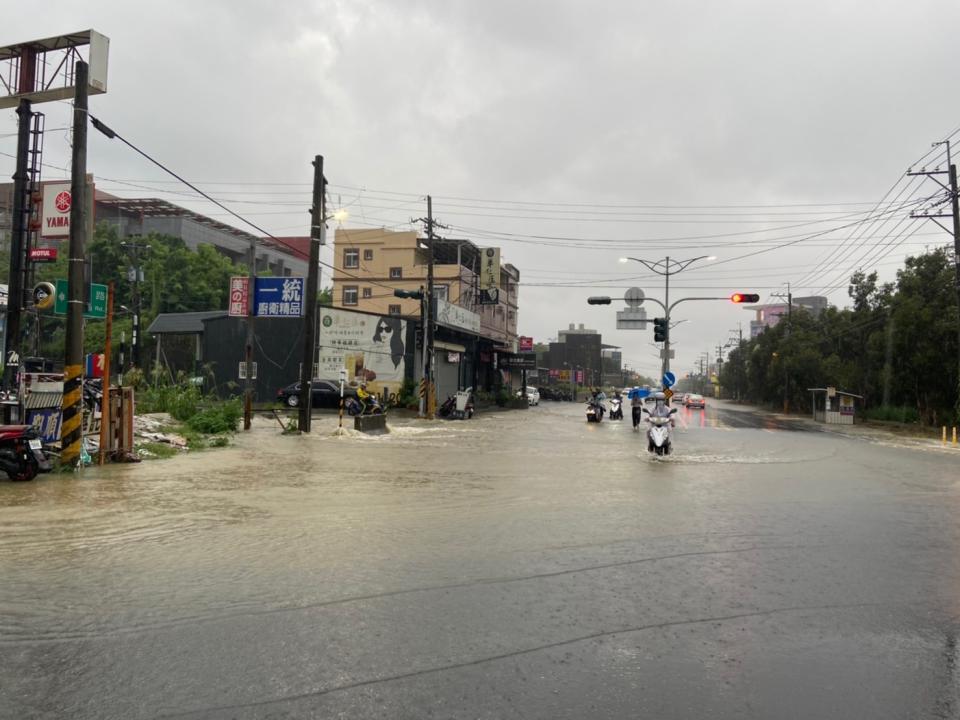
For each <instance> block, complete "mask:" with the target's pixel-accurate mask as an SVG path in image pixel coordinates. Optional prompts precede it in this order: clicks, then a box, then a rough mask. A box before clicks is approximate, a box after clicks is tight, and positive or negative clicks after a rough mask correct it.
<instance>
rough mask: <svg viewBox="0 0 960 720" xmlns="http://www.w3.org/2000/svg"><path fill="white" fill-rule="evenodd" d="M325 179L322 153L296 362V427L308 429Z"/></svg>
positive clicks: (315, 165) (315, 174)
mask: <svg viewBox="0 0 960 720" xmlns="http://www.w3.org/2000/svg"><path fill="white" fill-rule="evenodd" d="M325 198H326V180H325V179H324V177H323V155H317V156H316V157H314V159H313V208H312V209H311V222H310V225H311V227H310V267H309V268H308V269H307V288H306V291H305V293H304V303H305V306H306V307H305V308H304V310H305V313H304V318H303V329H304V340H303V362H302V363H301V364H300V412H299V417H298V421H297V427H298V428H299V430H300V432H307V433H308V432H310V426H311V424H312V421H313V359H314V354H315V353H314V346H315V345H316V328H317V322H316V319H317V286H318V284H319V277H318V273H319V270H320V246H321V245H323V244H324V243H325V241H326V238H325V233H324V223H325V221H326V212H325V209H326V202H325Z"/></svg>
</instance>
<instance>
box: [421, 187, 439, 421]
mask: <svg viewBox="0 0 960 720" xmlns="http://www.w3.org/2000/svg"><path fill="white" fill-rule="evenodd" d="M427 258H428V259H427V297H426V302H427V312H426V315H427V326H426V327H425V328H424V329H423V355H424V357H423V383H424V393H425V394H426V407H425V413H426V417H428V418H430V419H431V420H432V419H433V416H434V414H435V412H436V404H437V401H436V396H435V391H434V387H433V313H434V307H433V198H432V197H431V196H429V195H427Z"/></svg>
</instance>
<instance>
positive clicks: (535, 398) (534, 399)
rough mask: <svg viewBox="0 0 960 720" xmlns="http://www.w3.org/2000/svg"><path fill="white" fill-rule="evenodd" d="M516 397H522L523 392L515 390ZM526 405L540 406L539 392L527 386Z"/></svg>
mask: <svg viewBox="0 0 960 720" xmlns="http://www.w3.org/2000/svg"><path fill="white" fill-rule="evenodd" d="M517 397H518V398H519V397H523V390H517ZM527 404H528V405H539V404H540V391H539V390H537V389H536V388H535V387H530V386H529V385H527Z"/></svg>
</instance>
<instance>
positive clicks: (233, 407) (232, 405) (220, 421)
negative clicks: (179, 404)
mask: <svg viewBox="0 0 960 720" xmlns="http://www.w3.org/2000/svg"><path fill="white" fill-rule="evenodd" d="M241 415H242V408H241V405H240V401H239V400H226V401H224V402H222V403H217V404H215V405H211V406H209V407H206V408H204V409H203V410H199V411H196V412H194V413H193V414H192V415H190V416H189V417H188V418H187V419H186V423H187V426H188V427H190V429H191V430H194V431H196V432H198V433H203V434H204V435H219V434H221V433H226V432H236V431H237V425H238V424H239V422H240V417H241ZM174 417H176V416H174Z"/></svg>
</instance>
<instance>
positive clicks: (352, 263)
mask: <svg viewBox="0 0 960 720" xmlns="http://www.w3.org/2000/svg"><path fill="white" fill-rule="evenodd" d="M343 266H344V267H345V268H358V267H360V251H359V250H357V249H355V248H354V249H350V250H344V251H343ZM354 290H356V288H354ZM344 291H346V288H344Z"/></svg>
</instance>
